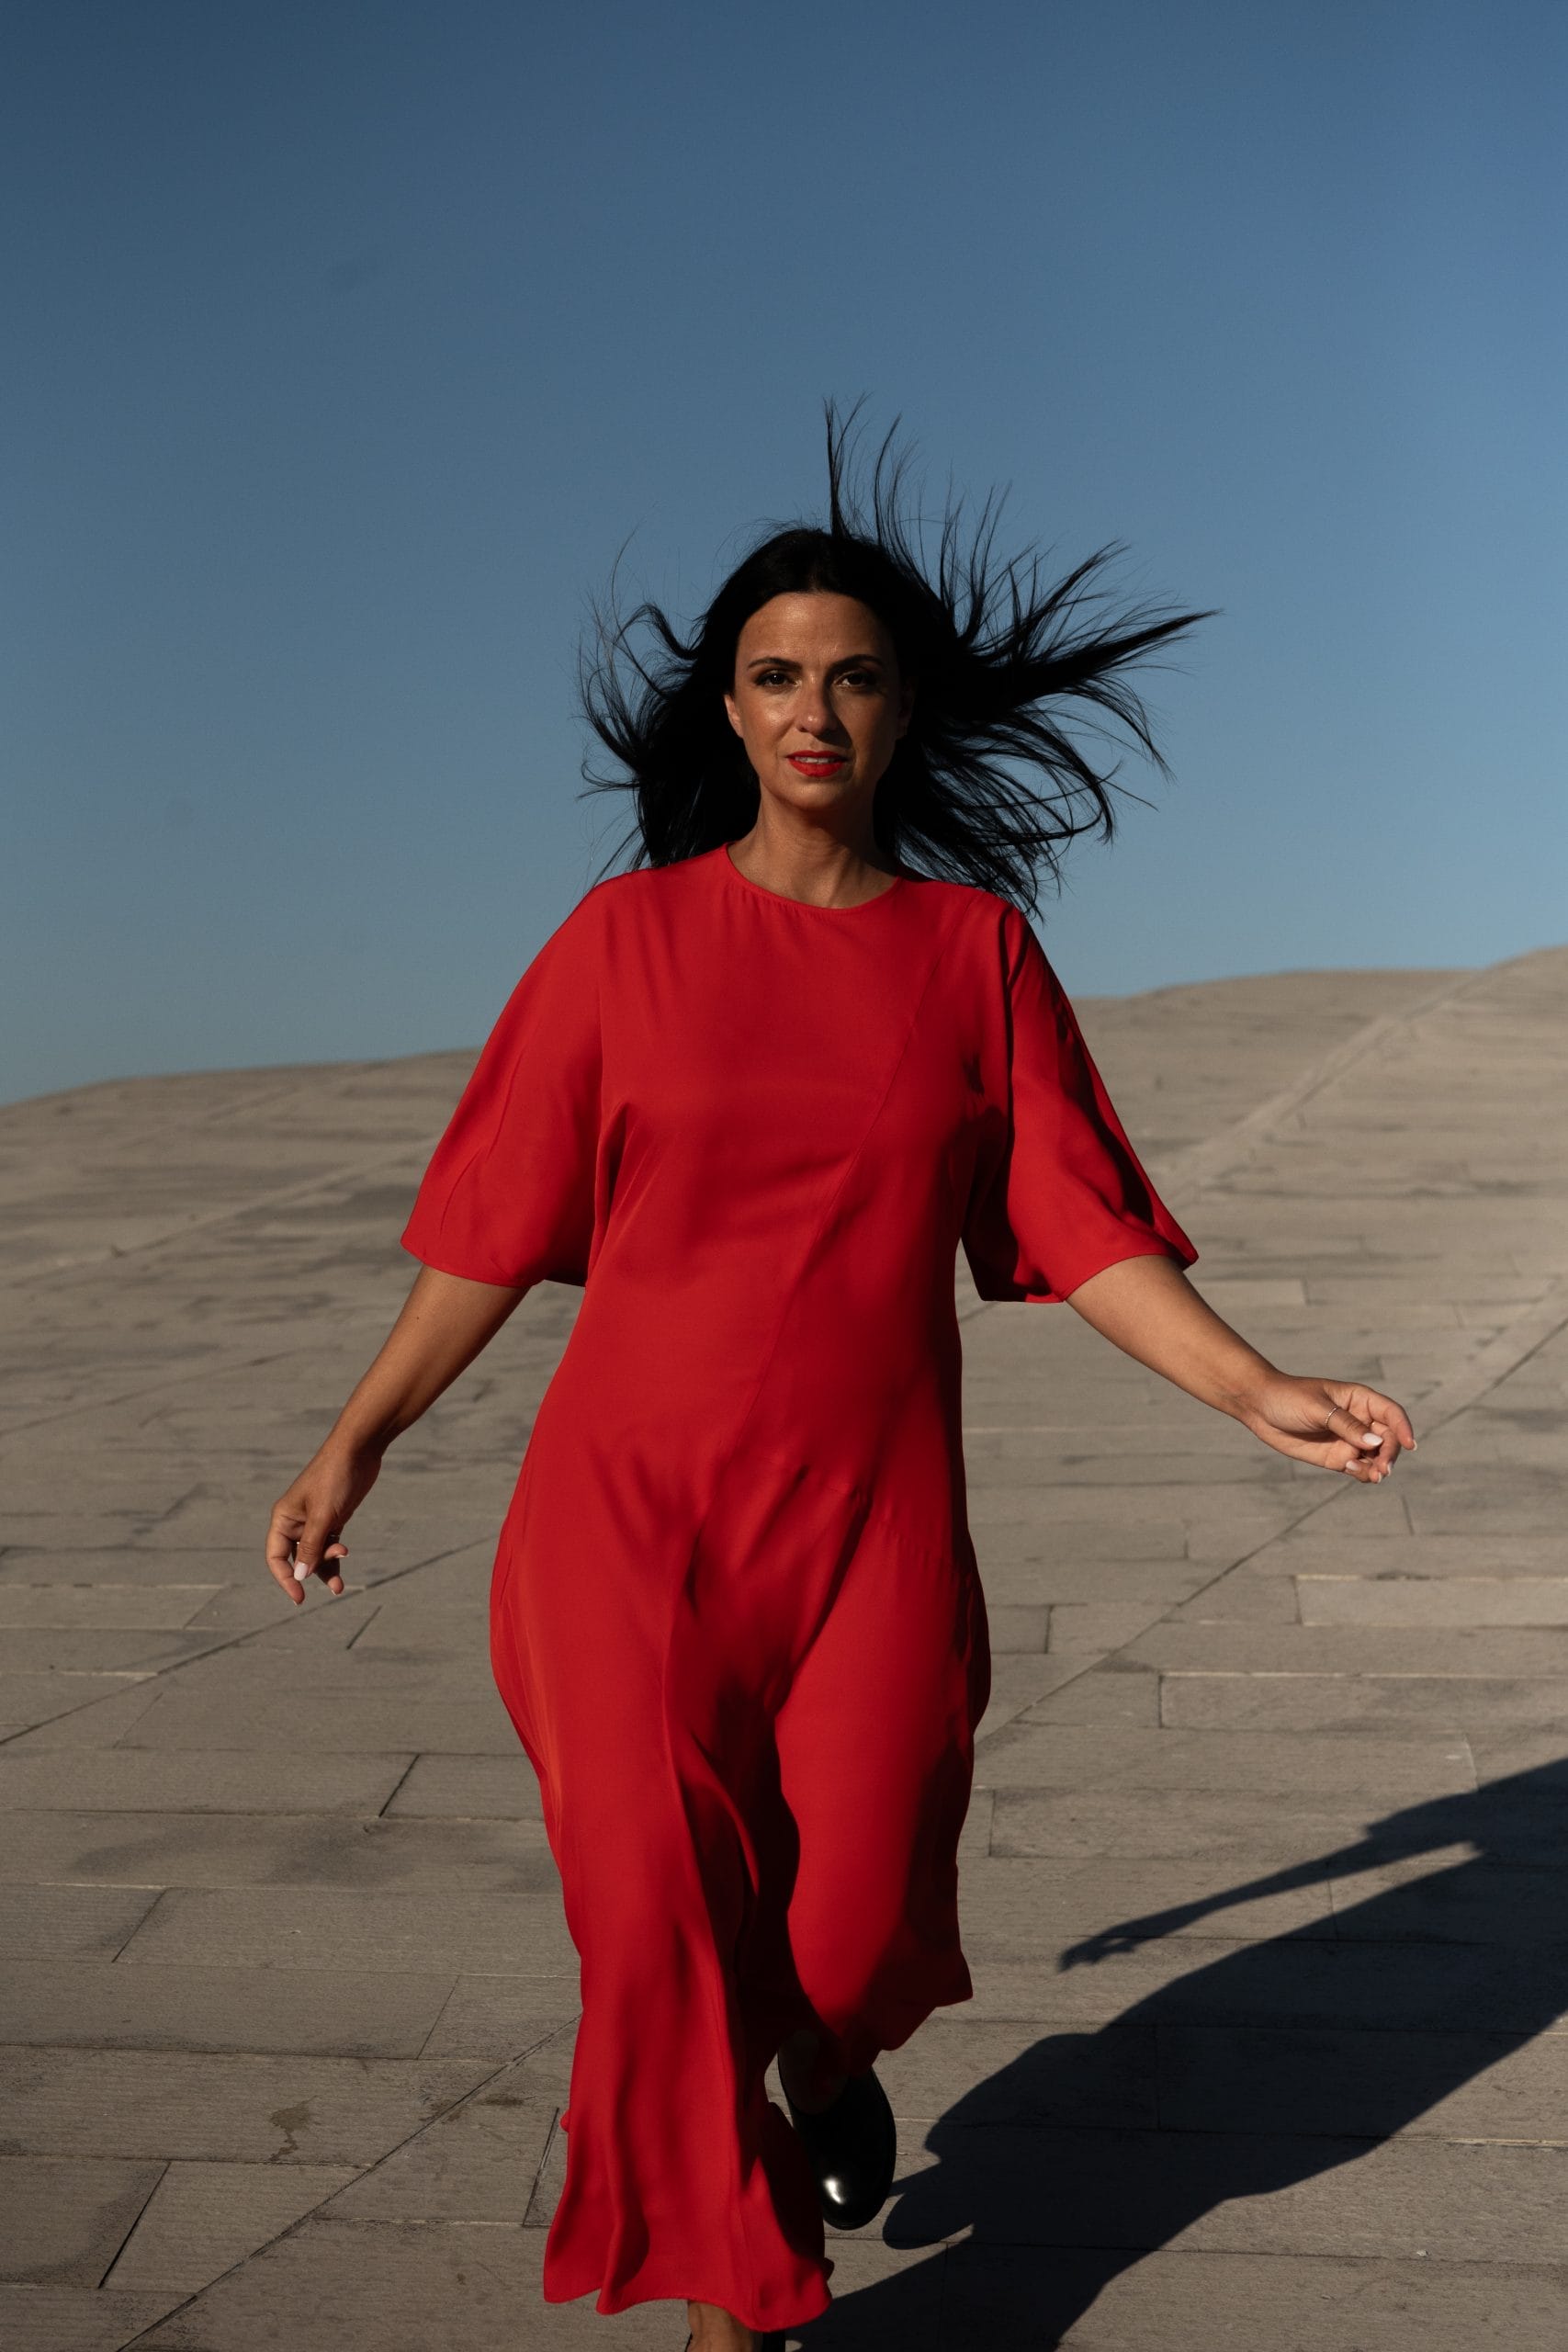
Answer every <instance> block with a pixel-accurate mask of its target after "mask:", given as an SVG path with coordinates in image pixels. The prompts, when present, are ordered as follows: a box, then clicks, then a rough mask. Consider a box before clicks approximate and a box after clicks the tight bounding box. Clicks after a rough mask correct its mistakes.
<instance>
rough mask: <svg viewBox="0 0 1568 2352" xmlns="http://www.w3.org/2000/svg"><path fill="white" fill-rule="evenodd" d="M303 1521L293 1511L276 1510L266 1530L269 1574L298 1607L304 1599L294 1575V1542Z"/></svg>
mask: <svg viewBox="0 0 1568 2352" xmlns="http://www.w3.org/2000/svg"><path fill="white" fill-rule="evenodd" d="M302 1523H303V1522H302V1521H300V1519H299V1517H298V1515H297V1514H296V1513H294V1512H292V1511H285V1510H275V1511H274V1512H273V1514H272V1519H271V1521H270V1523H269V1525H268V1527H267V1531H266V1565H267V1571H268V1574H269V1575H270V1576H271V1577H272V1579H273V1582H274V1583H275V1584H276V1585H277V1586H278V1588H279V1589H280V1590H282V1591H284V1592H286V1593H287V1594H288V1598H289V1600H291V1601H293V1603H294V1605H295V1607H296V1608H298V1607H299V1603H300V1602H301V1601H302V1600H304V1598H305V1596H304V1594H303V1593H302V1592H301V1591H300V1589H299V1585H298V1583H297V1582H296V1581H295V1577H294V1560H293V1553H294V1544H295V1538H296V1536H297V1535H298V1533H299V1528H300V1526H301V1525H302Z"/></svg>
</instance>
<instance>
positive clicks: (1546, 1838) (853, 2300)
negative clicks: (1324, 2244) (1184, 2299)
mask: <svg viewBox="0 0 1568 2352" xmlns="http://www.w3.org/2000/svg"><path fill="white" fill-rule="evenodd" d="M1565 1833H1568V1757H1565V1758H1561V1759H1559V1760H1557V1761H1554V1762H1552V1763H1550V1764H1546V1765H1543V1766H1541V1767H1540V1768H1538V1769H1536V1770H1531V1771H1527V1772H1519V1773H1516V1774H1514V1775H1513V1776H1511V1777H1510V1778H1508V1779H1506V1780H1501V1781H1493V1782H1491V1783H1489V1784H1488V1785H1487V1786H1485V1787H1483V1788H1482V1789H1480V1790H1479V1791H1476V1792H1473V1793H1470V1794H1465V1795H1461V1796H1445V1797H1439V1798H1437V1799H1434V1800H1432V1801H1430V1802H1427V1803H1424V1804H1417V1805H1413V1806H1410V1807H1408V1808H1407V1809H1405V1810H1404V1811H1402V1812H1399V1813H1395V1814H1393V1815H1389V1816H1388V1818H1387V1819H1386V1820H1383V1821H1380V1822H1378V1823H1376V1824H1375V1825H1374V1826H1372V1827H1371V1829H1369V1831H1368V1832H1367V1834H1366V1836H1365V1837H1364V1838H1360V1839H1359V1840H1358V1841H1357V1842H1356V1843H1355V1844H1353V1845H1348V1846H1345V1847H1342V1848H1340V1849H1338V1850H1337V1851H1336V1852H1333V1853H1328V1854H1325V1855H1323V1856H1321V1857H1318V1858H1316V1859H1314V1860H1310V1861H1303V1862H1300V1863H1295V1864H1292V1865H1290V1866H1288V1867H1286V1868H1282V1869H1280V1870H1277V1871H1269V1872H1268V1873H1267V1874H1266V1875H1264V1876H1262V1877H1260V1878H1255V1879H1252V1880H1249V1881H1248V1882H1247V1883H1245V1884H1242V1885H1237V1886H1234V1887H1231V1888H1229V1889H1228V1890H1226V1891H1225V1892H1224V1893H1221V1894H1213V1895H1210V1896H1207V1897H1205V1898H1204V1899H1202V1900H1201V1901H1197V1902H1192V1903H1187V1904H1182V1905H1177V1906H1175V1907H1174V1908H1172V1909H1169V1910H1166V1911H1161V1912H1156V1913H1152V1914H1150V1915H1149V1916H1148V1917H1144V1918H1137V1919H1129V1920H1126V1921H1124V1922H1122V1924H1121V1925H1120V1926H1117V1927H1112V1928H1106V1929H1104V1930H1103V1931H1102V1932H1101V1933H1100V1934H1098V1935H1095V1936H1092V1937H1090V1938H1089V1939H1087V1940H1086V1941H1085V1942H1082V1943H1080V1944H1077V1945H1075V1946H1074V1947H1073V1948H1072V1949H1071V1950H1069V1951H1066V1952H1065V1953H1064V1954H1063V1956H1062V1959H1061V1961H1060V1962H1059V1966H1060V1967H1061V1968H1062V1969H1064V1970H1065V1969H1069V1968H1079V1967H1086V1966H1093V1965H1095V1964H1097V1963H1099V1962H1105V1961H1109V1960H1112V1959H1114V1958H1115V1957H1116V1956H1118V1955H1120V1954H1126V1953H1131V1952H1134V1951H1137V1950H1138V1949H1139V1948H1140V1947H1141V1946H1144V1945H1146V1944H1150V1943H1155V1942H1157V1941H1159V1940H1161V1939H1166V1938H1168V1937H1172V1936H1175V1935H1177V1934H1179V1932H1180V1931H1181V1930H1182V1929H1184V1928H1191V1927H1192V1926H1194V1925H1195V1924H1196V1923H1197V1922H1198V1921H1200V1920H1208V1919H1213V1920H1215V1921H1216V1925H1215V1928H1214V1929H1213V1933H1214V1934H1216V1935H1220V1936H1223V1935H1224V1922H1223V1915H1224V1912H1225V1911H1226V1910H1227V1909H1229V1908H1231V1907H1232V1906H1234V1905H1238V1904H1243V1903H1250V1902H1255V1901H1258V1900H1261V1899H1262V1898H1264V1897H1267V1896H1269V1895H1275V1894H1286V1893H1288V1892H1290V1891H1291V1890H1292V1889H1296V1888H1310V1887H1321V1886H1322V1885H1323V1884H1324V1883H1325V1881H1328V1882H1332V1881H1334V1880H1337V1879H1344V1878H1348V1877H1351V1876H1354V1875H1356V1874H1359V1873H1361V1872H1364V1871H1379V1872H1388V1873H1392V1874H1393V1876H1392V1878H1391V1879H1390V1881H1389V1883H1383V1884H1381V1885H1379V1886H1377V1887H1376V1889H1375V1891H1374V1892H1372V1893H1371V1894H1367V1895H1366V1896H1364V1897H1363V1898H1361V1899H1360V1900H1355V1901H1351V1902H1349V1903H1348V1904H1346V1905H1342V1906H1341V1905H1337V1907H1336V1910H1335V1915H1334V1917H1333V1919H1332V1921H1330V1920H1327V1919H1320V1920H1318V1921H1316V1922H1314V1924H1313V1925H1312V1926H1310V1927H1304V1928H1296V1929H1292V1931H1291V1932H1290V1933H1289V1934H1286V1935H1280V1936H1278V1937H1275V1938H1272V1939H1270V1940H1269V1941H1268V1942H1265V1943H1257V1944H1247V1945H1246V1946H1243V1947H1241V1948H1239V1949H1237V1948H1235V1947H1232V1948H1229V1949H1227V1950H1226V1951H1224V1954H1223V1956H1222V1957H1220V1958H1218V1959H1214V1960H1210V1961H1208V1962H1205V1963H1201V1964H1200V1965H1197V1966H1195V1967H1194V1968H1193V1969H1192V1970H1191V1971H1190V1973H1187V1974H1184V1975H1182V1976H1179V1977H1178V1978H1176V1979H1174V1980H1173V1981H1172V1982H1170V1983H1168V1984H1166V1985H1161V1986H1160V1987H1159V1988H1158V1989H1157V1990H1156V1991H1155V1992H1153V1993H1150V1994H1149V1995H1147V1996H1145V1998H1144V1999H1142V2000H1140V2001H1138V2002H1136V2003H1135V2004H1134V2006H1133V2007H1130V2008H1128V2009H1126V2010H1124V2011H1122V2014H1121V2015H1120V2016H1119V2017H1118V2018H1115V2019H1114V2021H1113V2022H1111V2023H1110V2024H1108V2025H1106V2026H1104V2027H1102V2028H1101V2029H1100V2030H1099V2031H1098V2032H1080V2033H1075V2032H1071V2031H1066V2032H1055V2033H1048V2034H1046V2035H1044V2036H1043V2039H1042V2040H1040V2041H1036V2042H1035V2043H1034V2044H1033V2046H1032V2048H1030V2049H1028V2050H1026V2051H1024V2052H1022V2053H1021V2055H1020V2056H1019V2057H1018V2058H1016V2059H1014V2060H1013V2061H1012V2062H1011V2063H1010V2064H1008V2065H1007V2066H1005V2067H1003V2068H1001V2069H1000V2070H999V2072H998V2073H997V2074H995V2075H991V2076H990V2077H989V2079H988V2080H987V2081H985V2082H983V2083H979V2084H977V2085H976V2086H975V2088H974V2089H973V2090H971V2091H968V2092H966V2093H965V2094H964V2097H963V2098H961V2099H959V2100H958V2101H957V2103H956V2104H955V2105H954V2106H953V2107H952V2108H950V2109H948V2111H947V2113H946V2114H945V2115H943V2116H942V2118H941V2119H940V2120H939V2121H938V2122H937V2123H936V2124H935V2125H934V2126H933V2127H932V2129H931V2131H930V2132H929V2134H928V2135H927V2139H926V2143H925V2145H926V2149H927V2151H928V2153H929V2154H930V2156H931V2158H932V2159H934V2161H933V2162H932V2163H931V2165H930V2166H929V2168H928V2169H926V2170H924V2171H920V2172H913V2173H908V2174H906V2176H905V2177H904V2178H903V2180H902V2181H901V2183H900V2184H899V2185H898V2186H899V2190H900V2193H899V2194H898V2195H897V2200H896V2202H895V2204H894V2206H893V2208H892V2210H891V2212H890V2215H889V2217H888V2219H887V2221H886V2226H885V2228H884V2231H883V2238H884V2242H885V2244H886V2245H887V2246H889V2247H897V2248H906V2249H909V2250H911V2252H912V2253H913V2254H914V2256H915V2258H914V2259H913V2260H912V2261H911V2262H910V2263H909V2264H908V2266H907V2267H905V2268H903V2269H902V2270H901V2271H900V2272H898V2273H897V2274H896V2275H895V2276H893V2277H890V2278H880V2279H878V2280H876V2281H875V2283H874V2284H872V2285H869V2286H866V2287H863V2288H861V2289H859V2290H856V2289H855V2288H854V2287H853V2285H852V2269H851V2265H850V2263H849V2262H846V2263H845V2265H844V2266H843V2271H844V2275H843V2278H842V2283H841V2285H840V2290H839V2296H838V2300H836V2301H835V2302H834V2304H833V2305H832V2307H831V2309H830V2310H829V2312H826V2313H825V2314H824V2316H823V2317H822V2318H821V2319H820V2320H818V2321H817V2322H816V2323H815V2324H813V2325H812V2326H811V2327H810V2328H808V2329H807V2330H805V2331H803V2334H802V2337H801V2341H802V2342H803V2343H804V2344H805V2345H806V2346H808V2347H809V2352H879V2347H882V2346H889V2347H892V2346H897V2347H898V2352H924V2347H926V2346H931V2347H936V2346H941V2347H942V2352H957V2348H958V2347H960V2346H965V2345H969V2344H973V2345H975V2346H981V2345H985V2346H998V2345H1006V2346H1020V2347H1023V2346H1030V2347H1033V2346H1051V2345H1054V2344H1055V2343H1056V2342H1057V2341H1058V2340H1059V2339H1060V2338H1061V2337H1062V2336H1063V2335H1066V2332H1067V2331H1068V2330H1069V2329H1070V2328H1071V2327H1072V2326H1073V2325H1074V2324H1075V2323H1077V2321H1078V2320H1080V2319H1081V2318H1082V2317H1083V2316H1084V2314H1085V2313H1086V2312H1089V2310H1090V2308H1091V2307H1092V2306H1093V2304H1094V2303H1095V2301H1096V2300H1097V2299H1098V2297H1099V2296H1100V2293H1101V2292H1102V2290H1104V2288H1105V2287H1106V2286H1107V2285H1108V2284H1109V2283H1110V2282H1111V2280H1112V2279H1113V2278H1116V2277H1117V2276H1118V2275H1119V2274H1120V2273H1121V2272H1122V2271H1124V2270H1127V2269H1130V2268H1132V2267H1134V2266H1135V2265H1136V2264H1137V2263H1138V2262H1139V2261H1140V2260H1141V2259H1142V2257H1143V2256H1145V2254H1148V2253H1151V2252H1153V2251H1155V2250H1156V2249H1157V2248H1159V2247H1162V2246H1166V2245H1170V2244H1171V2243H1172V2241H1173V2240H1175V2239H1177V2238H1178V2237H1179V2236H1180V2235H1181V2234H1182V2233H1184V2232H1187V2231H1189V2230H1190V2229H1191V2228H1192V2227H1193V2226H1194V2224H1196V2223H1198V2222H1201V2220H1202V2219H1203V2217H1204V2216H1205V2215H1208V2214H1212V2213H1214V2212H1215V2211H1217V2210H1218V2209H1219V2208H1220V2207H1222V2206H1224V2205H1225V2204H1227V2203H1229V2202H1231V2201H1232V2200H1233V2199H1239V2198H1254V2197H1258V2196H1262V2195H1266V2194H1268V2193H1269V2192H1270V2191H1273V2190H1278V2189H1283V2188H1292V2187H1293V2186H1295V2185H1296V2184H1298V2183H1300V2182H1303V2181H1306V2180H1310V2179H1312V2178H1314V2177H1316V2176H1319V2175H1322V2174H1325V2173H1329V2172H1331V2171H1333V2170H1335V2169H1336V2168H1337V2167H1339V2166H1342V2165H1352V2164H1354V2163H1355V2162H1356V2161H1357V2160H1358V2159H1359V2158H1361V2157H1364V2156H1365V2155H1367V2154H1369V2153H1370V2152H1371V2150H1373V2149H1374V2148H1376V2147H1378V2146H1379V2145H1380V2144H1381V2143H1383V2142H1384V2141H1386V2140H1388V2139H1390V2138H1391V2137H1392V2136H1393V2134H1394V2133H1395V2132H1399V2131H1406V2130H1408V2129H1409V2128H1410V2127H1411V2126H1412V2125H1413V2124H1415V2123H1416V2121H1417V2120H1419V2119H1420V2118H1421V2117H1422V2116H1424V2115H1428V2114H1430V2113H1431V2111H1432V2110H1433V2109H1435V2108H1437V2107H1438V2106H1439V2105H1440V2104H1441V2102H1443V2101H1444V2100H1446V2099H1447V2098H1450V2096H1451V2095H1452V2094H1454V2093H1455V2092H1457V2091H1459V2090H1461V2088H1462V2086H1464V2085H1465V2084H1467V2083H1470V2082H1472V2081H1473V2080H1474V2079H1475V2078H1476V2077H1477V2076H1479V2075H1483V2074H1484V2073H1485V2072H1486V2071H1487V2070H1488V2069H1489V2068H1491V2067H1493V2066H1495V2065H1496V2064H1498V2063H1499V2062H1500V2061H1501V2060H1503V2059H1505V2058H1506V2057H1507V2056H1508V2055H1509V2053H1510V2052H1513V2051H1514V2050H1516V2049H1517V2048H1518V2047H1519V2046H1520V2045H1521V2044H1522V2043H1523V2042H1525V2041H1529V2039H1530V2038H1531V2037H1533V2036H1534V2035H1536V2034H1539V2033H1540V2032H1542V2031H1544V2030H1546V2029H1547V2028H1548V2027H1550V2026H1551V2025H1552V2024H1554V2023H1555V2022H1556V2020H1557V2019H1558V2018H1560V2017H1561V2016H1562V2013H1563V2011H1564V2010H1565V2009H1568V1869H1565V1868H1564V1866H1563V1855H1564V1836H1565ZM1456 1848H1458V1849H1465V1850H1464V1851H1463V1852H1462V1854H1461V1856H1460V1857H1459V1859H1457V1860H1454V1861H1452V1862H1451V1863H1450V1864H1448V1865H1447V1866H1446V1867H1443V1868H1439V1869H1437V1870H1433V1871H1420V1870H1418V1869H1415V1868H1412V1867H1410V1866H1411V1865H1413V1864H1416V1862H1417V1861H1418V1860H1419V1859H1420V1858H1422V1857H1430V1856H1431V1855H1433V1854H1435V1853H1438V1852H1440V1851H1443V1850H1444V1849H1456ZM1042 1924H1043V1926H1044V1925H1045V1923H1044V1922H1043V1923H1042ZM1199 1952H1201V1946H1200V1947H1199V1950H1198V1951H1195V1952H1194V1959H1198V1958H1199ZM1042 1989H1044V1988H1042ZM1140 2084H1141V2089H1140V2087H1139V2086H1140ZM1453 2132H1454V2136H1455V2137H1467V2136H1468V2137H1475V2136H1482V2137H1484V2136H1487V2134H1486V2133H1484V2132H1482V2133H1479V2134H1478V2133H1477V2132H1476V2129H1475V2124H1474V2121H1473V2120H1471V2121H1470V2122H1468V2123H1463V2124H1461V2123H1456V2124H1455V2125H1454V2126H1453ZM1495 2136H1497V2137H1499V2138H1506V2137H1529V2136H1532V2135H1531V2131H1530V2127H1529V2124H1528V2122H1527V2123H1523V2124H1521V2123H1520V2122H1518V2121H1517V2120H1516V2121H1513V2122H1510V2121H1508V2120H1506V2119H1505V2120H1499V2121H1498V2123H1497V2124H1496V2126H1495ZM1483 2226H1484V2217H1483V2216H1482V2217H1478V2229H1479V2228H1482V2227H1483ZM955 2237H962V2238H963V2239H964V2243H963V2244H962V2245H959V2246H956V2247H954V2248H953V2249H952V2250H951V2251H950V2252H948V2253H947V2254H946V2256H944V2255H943V2253H942V2251H941V2250H940V2249H941V2246H942V2241H943V2240H952V2239H953V2238H955ZM1234 2243H1235V2244H1237V2245H1241V2244H1244V2243H1245V2240H1243V2239H1242V2238H1240V2237H1239V2236H1238V2237H1237V2239H1236V2240H1235V2241H1234ZM843 2246H844V2241H842V2240H840V2241H838V2242H837V2243H836V2244H835V2245H833V2246H832V2248H831V2250H832V2251H834V2252H835V2253H837V2252H839V2251H840V2250H841V2249H842V2248H843ZM924 2247H931V2248H932V2249H933V2252H932V2253H931V2256H929V2257H928V2258H927V2259H926V2260H924V2261H921V2260H920V2259H919V2249H921V2248H924ZM1316 2250H1318V2251H1321V2248H1319V2249H1316ZM1412 2250H1413V2249H1412ZM1480 2250H1481V2251H1484V2249H1483V2248H1482V2249H1480ZM1393 2251H1394V2249H1392V2248H1390V2247H1389V2246H1387V2245H1386V2243H1384V2242H1382V2240H1381V2239H1380V2238H1379V2237H1378V2236H1377V2233H1375V2232H1374V2233H1372V2236H1371V2237H1370V2238H1369V2239H1368V2240H1367V2241H1365V2242H1363V2243H1361V2244H1359V2245H1355V2246H1354V2247H1351V2246H1349V2245H1347V2247H1346V2252H1347V2253H1350V2252H1356V2253H1359V2254H1362V2255H1365V2254H1367V2253H1390V2252H1393ZM944 2289H945V2291H944Z"/></svg>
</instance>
